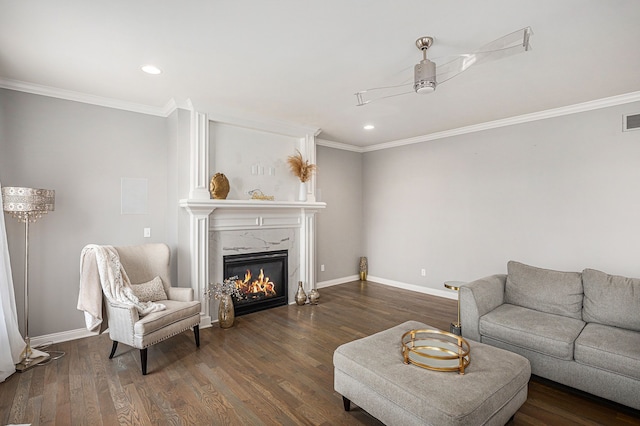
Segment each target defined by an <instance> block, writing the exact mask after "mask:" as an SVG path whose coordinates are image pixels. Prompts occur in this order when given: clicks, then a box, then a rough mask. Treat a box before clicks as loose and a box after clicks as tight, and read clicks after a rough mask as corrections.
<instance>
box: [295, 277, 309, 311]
mask: <svg viewBox="0 0 640 426" xmlns="http://www.w3.org/2000/svg"><path fill="white" fill-rule="evenodd" d="M306 301H307V293H305V292H304V289H303V288H302V281H298V291H297V292H296V305H298V306H302V305H304V304H305V303H306Z"/></svg>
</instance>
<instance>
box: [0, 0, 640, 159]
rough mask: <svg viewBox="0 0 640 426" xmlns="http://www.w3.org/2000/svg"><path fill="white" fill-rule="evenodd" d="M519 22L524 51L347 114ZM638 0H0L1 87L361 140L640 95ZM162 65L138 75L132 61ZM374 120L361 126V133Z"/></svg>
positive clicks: (344, 140) (136, 64) (425, 132)
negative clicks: (423, 63)
mask: <svg viewBox="0 0 640 426" xmlns="http://www.w3.org/2000/svg"><path fill="white" fill-rule="evenodd" d="M526 26H531V28H532V29H533V33H534V35H533V37H532V38H531V45H532V47H533V50H532V51H530V52H526V53H521V54H518V55H515V56H512V57H509V58H505V59H502V60H500V61H495V62H491V63H487V64H482V65H478V66H477V67H471V68H470V69H469V70H467V71H465V72H464V73H462V74H460V75H458V76H456V77H455V78H453V79H452V80H449V81H447V82H446V83H444V84H442V85H440V86H439V87H438V88H437V90H436V91H435V92H434V93H432V94H428V95H417V94H413V93H412V94H408V95H404V96H399V97H396V98H392V99H387V100H383V101H380V102H377V103H372V104H369V105H366V106H360V107H358V106H356V98H355V96H354V93H355V92H356V91H359V90H364V89H366V88H370V87H378V86H384V85H390V84H400V83H403V82H407V81H408V80H409V81H410V80H411V79H412V75H413V69H412V68H413V65H414V64H416V63H417V62H418V61H419V60H420V59H421V54H420V52H419V51H418V49H417V48H416V47H415V44H414V42H415V40H416V39H417V38H418V37H421V36H427V35H429V36H433V37H434V38H435V43H434V45H433V46H432V47H431V48H430V49H429V57H430V58H437V57H443V56H449V55H453V54H460V53H468V52H471V51H473V50H474V49H475V48H477V47H479V46H481V45H483V44H486V43H488V42H490V41H493V40H495V39H496V38H499V37H501V36H503V35H505V34H508V33H511V32H513V31H516V30H519V29H521V28H524V27H526ZM638 40H640V2H639V1H637V0H606V1H603V0H562V1H558V0H486V1H462V0H460V1H451V0H394V1H382V0H377V1H372V0H316V1H311V0H307V1H303V0H273V1H260V0H251V1H243V0H235V1H232V0H228V1H224V0H199V1H198V0H181V1H157V0H134V1H132V0H126V1H125V0H109V1H106V0H93V1H82V0H75V1H72V0H56V1H50V0H29V1H19V0H0V79H2V80H4V81H20V82H26V83H32V84H37V85H44V86H49V87H54V88H59V89H65V90H70V91H74V92H79V93H83V94H88V95H95V96H100V97H107V98H114V99H118V100H123V101H127V102H132V103H137V104H143V105H149V106H155V107H163V106H164V105H166V104H167V102H168V101H169V100H171V99H175V100H176V101H178V102H184V101H185V100H187V99H191V101H192V102H193V104H194V106H195V107H196V109H197V110H199V111H202V112H213V111H217V112H220V111H224V112H225V113H227V114H229V115H233V116H242V117H248V118H259V119H262V120H275V121H281V122H288V123H296V124H301V125H308V126H314V127H319V128H320V129H322V133H321V134H320V138H322V139H325V140H330V141H336V142H342V143H347V144H351V145H355V146H360V147H367V146H371V145H376V144H381V143H386V142H392V141H398V140H403V139H407V138H413V137H418V136H423V135H429V134H432V133H435V132H441V131H446V130H450V129H456V128H459V127H463V126H469V125H474V124H478V123H484V122H488V121H493V120H498V119H503V118H507V117H513V116H518V115H522V114H527V113H534V112H539V111H544V110H548V109H553V108H558V107H563V106H568V105H573V104H577V103H582V102H587V101H592V100H597V99H602V98H606V97H609V96H614V95H621V94H625V93H631V92H636V91H638V90H640V73H639V71H638V70H640V54H638V51H637V50H636V49H637V42H638ZM147 63H153V64H155V65H157V66H158V67H159V68H161V69H162V70H163V73H162V74H160V75H157V76H152V75H147V74H145V73H143V72H142V71H141V70H140V67H141V66H142V65H144V64H147ZM365 124H374V125H375V126H376V128H375V129H374V130H370V131H365V130H363V125H365Z"/></svg>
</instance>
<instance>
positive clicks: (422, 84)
mask: <svg viewBox="0 0 640 426" xmlns="http://www.w3.org/2000/svg"><path fill="white" fill-rule="evenodd" d="M413 89H414V90H415V91H416V93H418V94H420V95H424V94H426V93H433V92H434V91H435V90H436V82H435V81H427V80H422V81H416V83H415V84H414V85H413Z"/></svg>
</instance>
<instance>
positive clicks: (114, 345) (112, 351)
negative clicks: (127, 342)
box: [109, 340, 118, 359]
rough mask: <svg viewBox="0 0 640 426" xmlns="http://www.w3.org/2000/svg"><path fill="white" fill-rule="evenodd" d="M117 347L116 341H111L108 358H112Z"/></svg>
mask: <svg viewBox="0 0 640 426" xmlns="http://www.w3.org/2000/svg"><path fill="white" fill-rule="evenodd" d="M117 347H118V342H116V341H115V340H114V341H113V346H111V354H109V359H112V358H113V356H114V355H115V354H116V348H117Z"/></svg>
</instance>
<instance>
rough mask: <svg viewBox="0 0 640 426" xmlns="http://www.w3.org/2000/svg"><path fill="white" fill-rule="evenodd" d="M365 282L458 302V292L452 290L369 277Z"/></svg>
mask: <svg viewBox="0 0 640 426" xmlns="http://www.w3.org/2000/svg"><path fill="white" fill-rule="evenodd" d="M367 280H368V281H373V282H375V283H379V284H384V285H388V286H390V287H397V288H402V289H405V290H411V291H416V292H418V293H425V294H430V295H432V296H438V297H444V298H446V299H453V300H458V292H456V291H453V290H451V291H448V290H440V289H437V288H431V287H423V286H421V285H415V284H407V283H403V282H400V281H393V280H388V279H386V278H380V277H374V276H371V275H369V276H368V277H367Z"/></svg>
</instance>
